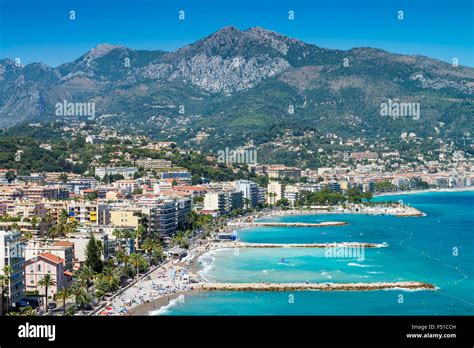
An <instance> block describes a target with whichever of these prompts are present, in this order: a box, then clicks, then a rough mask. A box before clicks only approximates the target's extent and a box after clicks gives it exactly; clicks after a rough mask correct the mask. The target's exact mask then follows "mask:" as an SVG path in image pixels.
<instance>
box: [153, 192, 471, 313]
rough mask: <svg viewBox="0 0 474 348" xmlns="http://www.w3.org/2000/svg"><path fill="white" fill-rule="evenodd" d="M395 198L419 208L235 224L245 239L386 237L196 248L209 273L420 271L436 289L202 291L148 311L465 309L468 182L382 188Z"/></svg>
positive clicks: (391, 277) (276, 276) (277, 278)
mask: <svg viewBox="0 0 474 348" xmlns="http://www.w3.org/2000/svg"><path fill="white" fill-rule="evenodd" d="M373 200H374V201H394V200H396V201H402V202H403V204H406V205H410V206H413V207H415V208H418V209H419V210H421V211H423V212H424V213H426V216H424V217H404V218H402V217H395V216H376V215H357V214H324V215H298V216H282V217H271V218H266V219H262V220H260V221H278V222H280V221H281V222H323V221H346V222H348V223H349V224H348V225H345V226H334V227H319V228H315V227H256V228H246V229H241V230H239V231H237V235H238V238H239V239H240V241H243V242H252V243H282V244H288V243H332V242H370V243H380V244H382V243H385V245H386V246H385V247H380V248H365V249H363V250H353V253H351V252H349V253H347V252H346V253H345V254H341V253H339V254H338V253H336V252H332V253H331V252H328V249H312V248H271V249H268V248H261V249H247V248H246V249H220V250H214V251H211V252H209V253H207V254H204V255H202V256H201V257H200V258H199V260H198V262H199V263H200V265H201V270H200V274H201V276H203V277H204V278H205V279H207V280H209V281H212V282H237V283H242V282H280V283H284V282H306V281H308V282H330V283H336V282H344V283H349V282H382V281H422V282H428V283H431V284H433V285H435V286H436V290H410V291H408V290H402V289H393V290H378V291H293V292H250V291H249V292H240V291H235V292H232V291H230V292H228V291H221V292H199V293H191V294H189V295H186V296H184V298H183V297H181V298H180V299H179V301H173V302H172V303H171V304H170V305H169V306H167V307H164V308H161V309H160V310H158V311H154V312H152V313H150V314H151V315H240V316H242V315H244V316H245V315H472V314H474V281H473V276H474V267H473V265H474V192H472V191H464V192H423V193H412V194H406V195H393V196H379V197H374V199H373Z"/></svg>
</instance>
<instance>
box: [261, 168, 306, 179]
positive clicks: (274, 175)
mask: <svg viewBox="0 0 474 348" xmlns="http://www.w3.org/2000/svg"><path fill="white" fill-rule="evenodd" d="M267 174H268V177H269V178H270V179H284V178H288V179H293V180H299V179H300V178H301V169H299V168H290V167H286V166H282V165H278V166H270V167H269V168H267Z"/></svg>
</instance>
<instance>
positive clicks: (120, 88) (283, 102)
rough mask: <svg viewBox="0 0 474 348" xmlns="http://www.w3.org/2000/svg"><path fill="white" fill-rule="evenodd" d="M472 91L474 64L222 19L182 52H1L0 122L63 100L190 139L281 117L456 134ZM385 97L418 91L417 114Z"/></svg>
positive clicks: (316, 125) (253, 129)
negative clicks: (397, 108)
mask: <svg viewBox="0 0 474 348" xmlns="http://www.w3.org/2000/svg"><path fill="white" fill-rule="evenodd" d="M473 94H474V69H473V68H470V67H465V66H461V65H459V66H454V65H453V64H448V63H445V62H442V61H439V60H435V59H431V58H428V57H424V56H410V55H401V54H394V53H390V52H386V51H384V50H381V49H376V48H369V47H359V48H353V49H350V50H337V49H326V48H321V47H317V46H315V45H312V44H308V43H304V42H302V41H300V40H297V39H293V38H289V37H286V36H284V35H281V34H278V33H276V32H273V31H270V30H266V29H263V28H260V27H253V28H250V29H247V30H244V31H242V30H239V29H238V28H235V27H232V26H229V27H225V28H222V29H221V30H219V31H217V32H215V33H213V34H212V35H210V36H207V37H205V38H203V39H201V40H199V41H197V42H195V43H192V44H190V45H187V46H184V47H182V48H180V49H178V50H176V51H174V52H165V51H147V50H132V49H129V48H126V47H122V46H117V45H110V44H101V45H98V46H97V47H95V48H93V49H91V50H90V51H89V52H87V53H86V54H84V55H83V56H81V57H79V58H78V59H76V60H75V61H73V62H69V63H66V64H63V65H60V66H58V67H56V68H53V67H50V66H47V65H45V64H43V63H32V64H28V65H26V66H17V65H16V64H15V61H13V60H11V59H3V60H0V127H12V126H18V125H22V124H24V123H32V122H43V121H52V120H56V119H57V118H58V116H56V115H55V105H56V103H58V102H59V103H62V102H63V101H64V100H66V101H68V102H78V103H84V102H94V103H95V110H96V122H98V123H100V124H103V125H110V126H113V127H116V128H118V129H122V130H127V131H134V132H137V133H141V134H147V135H150V136H152V137H156V138H167V139H178V140H182V141H190V140H191V141H192V139H195V136H196V134H197V133H198V132H200V131H201V132H202V131H204V132H205V133H206V137H207V138H205V139H204V140H203V142H204V144H205V143H206V142H209V143H210V144H212V146H214V147H216V146H221V147H222V146H223V145H226V144H227V143H232V144H233V143H235V144H238V143H239V142H240V143H242V142H246V141H249V140H256V141H257V142H258V139H256V138H257V137H259V136H260V135H262V134H270V133H268V132H269V130H271V129H275V128H278V129H293V130H302V131H304V130H307V129H313V130H318V131H322V132H326V133H328V132H329V133H334V134H338V135H341V136H345V137H357V136H362V137H374V138H376V137H388V138H390V137H393V138H394V139H395V138H399V135H400V132H415V133H416V134H417V135H419V136H425V137H428V136H433V137H440V138H442V139H444V140H453V139H457V138H460V137H462V136H466V134H468V133H471V132H472V130H473V126H472V125H473V124H474V123H473V122H472V116H473V115H474V103H473V102H474V98H473ZM387 100H391V101H395V102H401V103H419V105H420V117H419V119H414V118H412V117H386V116H381V113H380V106H381V104H382V103H384V102H387ZM212 146H211V147H212Z"/></svg>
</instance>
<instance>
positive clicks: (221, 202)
mask: <svg viewBox="0 0 474 348" xmlns="http://www.w3.org/2000/svg"><path fill="white" fill-rule="evenodd" d="M239 192H240V191H239ZM226 201H227V199H226V193H225V192H224V191H217V192H208V193H206V195H205V196H204V210H211V211H216V212H219V214H225V213H226V212H227V207H226Z"/></svg>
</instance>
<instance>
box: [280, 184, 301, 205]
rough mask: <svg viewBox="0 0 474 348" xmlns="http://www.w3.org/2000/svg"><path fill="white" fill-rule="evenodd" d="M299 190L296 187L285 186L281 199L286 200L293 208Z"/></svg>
mask: <svg viewBox="0 0 474 348" xmlns="http://www.w3.org/2000/svg"><path fill="white" fill-rule="evenodd" d="M300 190H301V188H300V187H299V186H297V185H287V186H286V187H285V191H284V192H283V198H285V199H287V200H288V202H290V204H291V205H292V206H293V205H294V204H295V201H296V199H297V198H298V194H299V192H300Z"/></svg>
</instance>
